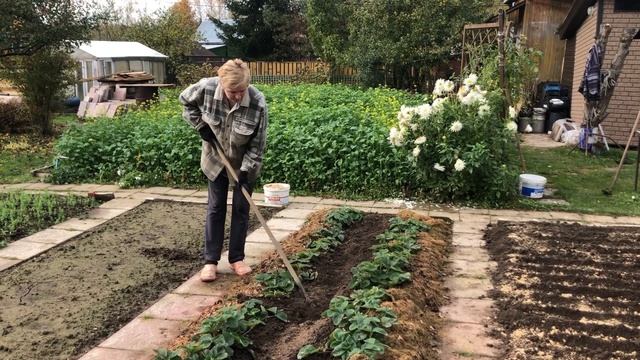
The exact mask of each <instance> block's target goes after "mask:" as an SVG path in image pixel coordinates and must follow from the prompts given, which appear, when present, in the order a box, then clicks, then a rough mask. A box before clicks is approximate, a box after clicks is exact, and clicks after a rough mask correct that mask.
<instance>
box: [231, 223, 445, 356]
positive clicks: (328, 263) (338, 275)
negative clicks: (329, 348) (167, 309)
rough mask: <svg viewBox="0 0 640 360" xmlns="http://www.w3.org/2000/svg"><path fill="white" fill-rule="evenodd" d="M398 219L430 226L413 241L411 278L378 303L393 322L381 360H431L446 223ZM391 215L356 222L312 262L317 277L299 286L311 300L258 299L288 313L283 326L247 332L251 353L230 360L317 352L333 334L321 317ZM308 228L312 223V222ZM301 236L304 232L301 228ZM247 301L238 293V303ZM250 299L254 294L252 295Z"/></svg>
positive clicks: (434, 352)
mask: <svg viewBox="0 0 640 360" xmlns="http://www.w3.org/2000/svg"><path fill="white" fill-rule="evenodd" d="M399 216H401V217H414V218H415V217H417V218H419V219H420V220H422V221H425V222H427V223H429V224H430V225H432V226H433V229H432V231H430V232H429V233H423V234H422V235H421V237H420V239H419V241H420V243H421V245H422V249H423V250H421V251H420V252H419V253H418V254H417V255H416V256H415V258H414V261H413V264H412V269H411V273H412V278H413V280H412V281H411V282H410V283H408V284H406V285H405V286H401V287H398V288H394V289H389V290H388V292H389V294H390V296H391V297H392V298H393V301H389V302H386V303H384V304H383V306H386V307H389V308H391V309H392V310H393V311H394V312H395V313H396V314H397V317H398V322H397V323H396V324H395V325H394V326H393V327H392V328H391V329H390V330H389V334H388V335H387V338H386V339H385V343H386V344H388V345H389V349H387V351H386V352H385V354H384V355H383V356H382V357H381V358H382V359H389V360H391V359H393V360H398V359H406V360H408V359H411V360H435V359H438V358H439V354H438V349H437V348H438V345H439V343H438V330H439V328H440V326H441V321H440V316H439V307H440V306H441V305H442V304H443V303H444V302H445V293H446V291H445V289H444V288H443V285H442V279H443V277H444V276H445V269H446V259H447V255H448V252H449V248H450V244H451V241H450V240H451V222H450V221H444V220H439V219H432V218H426V217H419V216H418V215H416V214H414V213H411V212H406V213H401V214H399ZM390 217H391V216H389V215H380V214H367V215H365V217H364V219H363V220H362V222H360V223H357V224H354V225H352V227H351V228H349V229H348V230H347V232H346V236H345V240H344V243H343V244H341V245H340V247H338V249H337V250H336V251H335V252H334V253H330V254H326V255H324V256H322V257H321V258H320V259H318V260H317V262H316V264H315V266H316V270H318V274H319V277H318V279H317V280H315V281H312V282H308V283H306V285H305V289H306V290H307V292H308V294H309V296H310V297H311V301H310V302H309V303H307V302H305V300H304V298H303V296H302V294H301V293H300V292H294V293H293V294H292V296H291V297H290V298H279V299H270V298H263V299H261V300H262V301H263V302H265V305H266V306H267V307H271V306H276V307H278V308H280V309H283V310H284V312H285V313H286V314H287V315H288V319H289V322H288V323H282V322H279V321H276V320H271V321H268V322H267V324H266V325H265V326H259V327H257V328H255V329H254V330H252V333H251V334H250V338H251V340H252V341H253V342H254V346H253V347H252V350H253V351H254V355H253V356H252V355H250V354H249V353H248V352H247V351H242V352H239V353H238V352H237V353H236V354H235V355H234V357H233V359H240V360H249V359H260V360H293V359H296V355H297V353H298V351H299V349H300V348H301V347H302V346H304V345H306V344H314V345H316V346H317V347H319V348H322V347H323V346H324V344H325V343H326V341H327V339H328V338H329V335H330V334H331V332H332V331H333V330H334V326H333V324H332V323H331V321H330V320H328V319H325V318H323V317H322V312H324V311H325V310H326V309H327V308H328V307H329V303H330V301H331V299H332V298H333V297H334V296H337V295H343V296H348V295H349V294H350V293H351V289H349V287H348V284H349V282H350V281H351V278H352V274H351V268H353V267H354V266H356V265H357V264H359V263H361V262H362V261H366V260H369V259H371V257H372V254H373V252H372V250H371V249H370V247H371V246H372V245H373V244H375V238H376V236H377V235H378V234H380V233H382V232H384V231H385V230H386V229H387V227H388V220H389V218H390ZM312 225H313V224H312ZM303 232H304V228H303ZM248 297H251V296H245V295H240V296H238V301H239V302H242V301H244V300H246V299H247V298H248ZM253 297H255V296H253ZM307 359H309V360H329V359H333V358H332V357H331V355H330V353H329V352H323V353H320V354H316V355H312V356H310V357H308V358H307Z"/></svg>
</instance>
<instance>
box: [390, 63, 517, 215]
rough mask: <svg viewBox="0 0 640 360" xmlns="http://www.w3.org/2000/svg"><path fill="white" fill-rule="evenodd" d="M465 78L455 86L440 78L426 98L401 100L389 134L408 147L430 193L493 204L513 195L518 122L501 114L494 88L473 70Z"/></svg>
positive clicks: (444, 198) (445, 198)
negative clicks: (404, 103)
mask: <svg viewBox="0 0 640 360" xmlns="http://www.w3.org/2000/svg"><path fill="white" fill-rule="evenodd" d="M464 84H465V85H463V86H460V88H459V89H457V91H456V87H455V84H454V83H453V82H452V81H450V80H443V79H440V80H438V81H437V82H436V88H435V89H434V97H435V98H434V100H433V101H432V102H431V103H424V104H421V105H419V106H402V107H401V108H400V111H399V114H398V123H397V127H393V128H391V130H390V132H389V140H390V142H391V143H392V144H393V145H394V146H395V147H397V148H400V149H405V150H407V151H410V152H411V155H410V156H409V158H408V160H409V161H410V162H411V163H412V164H413V165H414V166H415V170H416V175H417V177H418V178H419V179H420V182H421V183H422V184H424V188H423V189H424V191H425V192H426V193H427V194H429V195H430V196H431V197H433V198H435V199H437V200H439V201H451V200H457V201H467V202H474V203H478V204H482V205H486V206H497V205H499V204H501V203H504V202H506V201H508V200H510V199H513V198H514V197H515V196H516V185H517V174H518V168H517V162H516V156H515V154H516V152H515V150H516V147H515V136H514V132H515V130H516V128H517V125H516V124H515V123H514V122H513V121H512V119H511V118H509V119H506V118H504V117H503V115H502V112H503V111H502V109H504V105H505V102H504V98H503V97H502V96H501V94H500V92H499V91H497V90H494V91H487V90H486V89H485V88H484V87H483V86H481V85H480V83H479V82H478V76H476V75H475V74H470V75H469V77H467V78H466V79H464ZM513 116H516V114H514V115H513Z"/></svg>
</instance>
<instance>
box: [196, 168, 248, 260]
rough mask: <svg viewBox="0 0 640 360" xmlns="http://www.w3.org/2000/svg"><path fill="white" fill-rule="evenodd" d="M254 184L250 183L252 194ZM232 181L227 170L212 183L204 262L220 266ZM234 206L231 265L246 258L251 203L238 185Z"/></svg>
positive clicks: (206, 225)
mask: <svg viewBox="0 0 640 360" xmlns="http://www.w3.org/2000/svg"><path fill="white" fill-rule="evenodd" d="M253 186H254V184H249V186H248V187H249V189H248V191H249V194H251V193H252V192H253ZM228 191H229V178H228V177H227V173H226V171H223V172H222V173H220V175H218V177H217V178H216V180H215V181H210V180H209V205H208V207H207V219H206V221H205V228H204V261H205V263H206V264H218V261H219V260H220V256H221V254H222V245H223V242H224V225H225V220H226V217H227V193H228ZM232 200H233V203H232V205H231V235H230V237H229V263H230V264H232V263H234V262H237V261H241V260H243V259H244V243H245V240H246V239H247V229H248V228H249V210H250V208H249V203H248V202H247V199H245V198H244V195H242V192H241V191H240V188H239V185H238V184H236V185H235V187H234V190H233V199H232Z"/></svg>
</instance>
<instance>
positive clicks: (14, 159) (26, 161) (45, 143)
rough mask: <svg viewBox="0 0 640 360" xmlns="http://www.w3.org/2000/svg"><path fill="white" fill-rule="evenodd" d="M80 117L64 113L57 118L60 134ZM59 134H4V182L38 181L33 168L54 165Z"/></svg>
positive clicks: (0, 180) (0, 155)
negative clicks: (32, 173)
mask: <svg viewBox="0 0 640 360" xmlns="http://www.w3.org/2000/svg"><path fill="white" fill-rule="evenodd" d="M77 121H78V120H77V119H76V117H75V116H74V115H61V116H58V117H56V118H55V119H54V129H55V133H56V134H61V133H62V131H63V130H64V128H65V127H67V126H69V125H70V124H71V123H74V122H77ZM54 140H55V136H54V137H51V138H45V137H43V136H42V135H40V134H19V135H8V134H0V184H14V183H21V182H33V181H38V179H37V178H35V177H33V176H31V170H33V169H37V168H39V167H43V166H45V165H50V164H51V163H52V161H53V143H54Z"/></svg>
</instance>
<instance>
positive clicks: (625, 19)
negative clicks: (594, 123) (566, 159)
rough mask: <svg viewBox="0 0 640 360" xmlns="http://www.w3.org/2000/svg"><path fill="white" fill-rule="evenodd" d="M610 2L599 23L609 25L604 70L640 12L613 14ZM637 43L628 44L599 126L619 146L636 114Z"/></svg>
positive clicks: (639, 99)
mask: <svg viewBox="0 0 640 360" xmlns="http://www.w3.org/2000/svg"><path fill="white" fill-rule="evenodd" d="M613 6H614V0H605V2H604V9H603V10H604V11H603V16H602V22H603V23H605V24H606V23H608V24H611V35H609V43H608V46H607V50H606V53H605V61H604V64H605V66H606V68H608V67H609V66H610V64H611V62H612V61H613V58H614V57H615V55H616V53H617V51H618V44H619V43H620V42H619V41H620V36H621V35H622V33H623V30H624V29H625V28H630V27H636V28H637V27H639V26H640V12H637V11H636V12H632V11H625V12H614V10H613V9H614V7H613ZM638 84H640V40H638V39H635V40H633V41H632V42H631V47H630V48H629V55H628V56H627V58H626V60H625V62H624V67H623V68H622V73H621V74H620V77H619V78H618V84H617V85H616V87H615V90H614V93H613V97H612V98H611V103H610V104H609V108H608V110H607V111H608V112H609V116H608V117H607V119H606V120H605V121H604V123H603V127H604V131H605V133H606V134H607V135H609V136H611V137H612V138H613V139H614V140H615V141H617V142H618V143H620V144H625V143H626V141H627V138H628V137H629V132H630V131H631V127H632V126H633V122H634V121H635V119H636V116H637V114H638V111H640V86H638Z"/></svg>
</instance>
